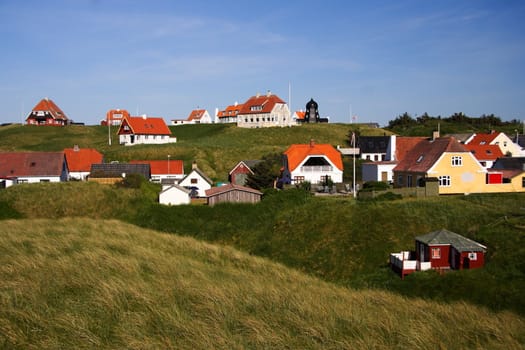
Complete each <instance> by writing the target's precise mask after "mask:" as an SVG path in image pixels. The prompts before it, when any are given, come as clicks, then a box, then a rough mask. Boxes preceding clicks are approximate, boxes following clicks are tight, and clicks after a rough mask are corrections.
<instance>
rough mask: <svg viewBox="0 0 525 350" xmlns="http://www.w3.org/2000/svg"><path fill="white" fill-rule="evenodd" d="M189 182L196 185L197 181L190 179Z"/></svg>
mask: <svg viewBox="0 0 525 350" xmlns="http://www.w3.org/2000/svg"><path fill="white" fill-rule="evenodd" d="M190 182H191V183H192V184H196V183H197V182H198V181H197V179H191V181H190Z"/></svg>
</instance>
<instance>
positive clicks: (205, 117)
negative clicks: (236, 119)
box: [171, 109, 212, 125]
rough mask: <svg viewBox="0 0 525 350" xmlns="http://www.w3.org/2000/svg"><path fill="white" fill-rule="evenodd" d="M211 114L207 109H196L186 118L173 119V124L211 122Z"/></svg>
mask: <svg viewBox="0 0 525 350" xmlns="http://www.w3.org/2000/svg"><path fill="white" fill-rule="evenodd" d="M211 123H212V120H211V117H210V114H209V113H208V111H207V110H205V109H194V110H193V111H191V112H190V115H189V116H188V118H186V119H172V120H171V125H183V124H211Z"/></svg>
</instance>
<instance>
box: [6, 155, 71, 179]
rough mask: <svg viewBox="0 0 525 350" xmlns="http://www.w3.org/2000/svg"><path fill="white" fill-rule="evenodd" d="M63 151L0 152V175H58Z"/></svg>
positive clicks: (61, 165)
mask: <svg viewBox="0 0 525 350" xmlns="http://www.w3.org/2000/svg"><path fill="white" fill-rule="evenodd" d="M64 162H65V156H64V152H5V153H0V177H20V176H60V175H61V174H62V170H63V166H64Z"/></svg>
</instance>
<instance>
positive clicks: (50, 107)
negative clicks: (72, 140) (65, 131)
mask: <svg viewBox="0 0 525 350" xmlns="http://www.w3.org/2000/svg"><path fill="white" fill-rule="evenodd" d="M39 111H40V112H49V114H50V115H51V116H52V117H53V119H61V120H68V119H69V118H68V117H67V116H66V114H65V113H64V112H62V110H61V109H60V108H59V107H58V106H57V105H56V104H55V102H53V101H52V100H51V99H49V98H47V97H46V98H43V99H42V100H40V102H38V103H37V104H36V106H34V107H33V109H32V110H31V114H33V112H39ZM31 114H30V115H29V117H30V116H31Z"/></svg>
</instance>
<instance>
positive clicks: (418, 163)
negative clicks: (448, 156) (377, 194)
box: [393, 137, 468, 173]
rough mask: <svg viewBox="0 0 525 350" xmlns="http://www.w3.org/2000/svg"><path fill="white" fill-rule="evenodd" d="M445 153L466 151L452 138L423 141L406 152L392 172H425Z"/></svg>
mask: <svg viewBox="0 0 525 350" xmlns="http://www.w3.org/2000/svg"><path fill="white" fill-rule="evenodd" d="M445 152H468V150H467V149H466V148H465V147H464V145H462V144H460V143H459V142H457V141H456V139H455V138H453V137H438V138H436V139H434V140H432V139H425V140H422V141H420V142H418V143H417V144H416V145H415V146H414V147H413V148H412V149H411V150H410V151H408V152H407V154H406V155H405V157H404V159H403V160H402V161H400V162H399V164H398V165H397V166H396V167H395V168H394V169H393V170H394V171H408V172H418V173H424V172H427V171H428V170H429V169H430V168H431V167H432V166H433V165H434V164H435V163H436V162H437V160H438V159H439V158H440V157H441V155H442V154H443V153H445Z"/></svg>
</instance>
